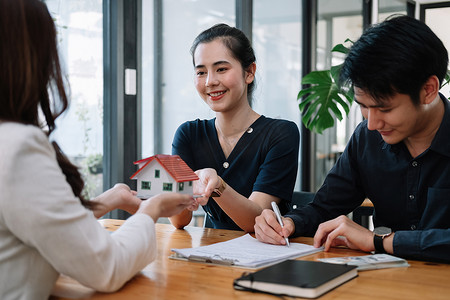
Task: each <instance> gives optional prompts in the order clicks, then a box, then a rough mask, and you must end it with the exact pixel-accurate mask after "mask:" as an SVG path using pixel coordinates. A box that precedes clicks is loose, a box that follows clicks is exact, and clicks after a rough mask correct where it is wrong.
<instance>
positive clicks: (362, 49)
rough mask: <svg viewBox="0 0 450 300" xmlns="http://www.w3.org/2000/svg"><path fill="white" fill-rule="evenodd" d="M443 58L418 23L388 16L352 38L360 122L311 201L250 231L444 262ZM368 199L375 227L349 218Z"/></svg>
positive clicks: (447, 170)
mask: <svg viewBox="0 0 450 300" xmlns="http://www.w3.org/2000/svg"><path fill="white" fill-rule="evenodd" d="M447 66H448V54H447V50H446V49H445V47H444V45H443V44H442V42H441V41H440V40H439V38H438V37H437V36H436V35H435V34H434V33H433V32H432V31H431V30H430V28H428V26H426V25H425V24H424V23H422V22H420V21H418V20H415V19H413V18H410V17H406V16H401V17H394V18H391V19H389V20H387V21H384V22H382V23H380V24H378V25H376V26H374V27H372V28H370V29H368V30H367V31H366V32H365V33H363V35H362V36H361V38H360V39H359V40H358V41H357V42H355V44H354V45H353V46H352V47H351V50H350V52H349V54H348V56H347V58H346V60H345V62H344V66H343V68H342V70H341V80H342V81H343V82H347V83H349V84H351V85H352V86H353V89H354V92H355V97H354V98H355V101H356V102H357V103H358V104H359V106H360V108H361V112H362V114H363V116H364V118H365V120H364V121H363V122H362V123H361V124H359V126H358V127H357V128H356V130H355V131H354V133H353V135H352V137H351V139H350V141H349V143H348V145H347V147H346V149H345V151H344V153H343V155H342V156H341V157H340V159H339V160H338V161H337V163H336V165H335V166H334V167H333V168H332V170H331V171H330V172H329V174H328V175H327V177H326V179H325V182H324V184H323V185H322V187H321V188H320V189H319V191H318V192H317V194H316V197H315V198H314V201H313V202H312V203H311V204H310V205H308V206H307V207H305V208H302V209H297V210H295V211H292V212H290V213H288V214H286V215H285V216H284V219H283V221H284V228H281V226H280V225H279V224H278V222H277V220H276V217H275V215H274V213H273V212H272V211H271V210H264V211H263V213H262V214H261V215H260V216H259V217H257V218H256V224H255V233H256V237H257V238H258V239H259V240H261V241H263V242H267V243H273V244H285V240H284V237H285V236H286V237H287V236H291V235H292V236H300V235H309V236H313V235H314V245H315V246H316V247H319V246H322V245H323V246H324V247H325V251H327V250H329V248H330V247H332V246H347V247H349V248H352V249H360V250H363V251H368V252H369V251H373V250H376V251H377V252H387V253H391V254H394V255H398V256H402V257H405V258H410V259H421V260H432V261H443V262H450V103H449V101H448V100H447V99H446V98H445V97H444V96H442V95H441V94H440V93H439V89H440V87H441V85H442V83H443V81H444V78H445V74H446V72H447ZM366 197H367V198H369V199H370V200H371V201H372V202H373V204H374V208H375V213H374V218H373V220H374V225H375V230H374V232H372V231H370V230H368V229H366V228H364V227H362V226H359V225H358V224H356V223H354V222H353V221H352V220H350V219H349V218H347V217H346V216H345V215H346V214H348V213H350V212H352V211H353V210H354V209H355V208H356V207H358V206H359V205H360V204H361V203H362V201H363V200H364V199H365V198H366Z"/></svg>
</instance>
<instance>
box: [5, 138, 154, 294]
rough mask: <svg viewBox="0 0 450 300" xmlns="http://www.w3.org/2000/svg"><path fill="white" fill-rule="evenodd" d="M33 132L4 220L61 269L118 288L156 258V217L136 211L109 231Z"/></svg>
mask: <svg viewBox="0 0 450 300" xmlns="http://www.w3.org/2000/svg"><path fill="white" fill-rule="evenodd" d="M28 132H29V131H28ZM31 133H32V134H29V136H26V137H24V138H23V139H20V140H21V141H22V143H23V145H18V146H17V149H18V151H16V156H15V157H14V159H13V160H12V162H11V163H12V164H14V167H13V168H14V170H13V172H11V174H10V176H9V177H8V180H9V182H8V184H9V186H10V187H11V189H8V190H9V191H10V195H9V197H10V201H11V204H10V205H8V206H7V207H5V211H3V212H2V215H3V216H4V221H5V224H7V226H8V228H9V229H10V230H11V232H13V234H14V235H15V236H16V237H18V238H19V239H20V240H21V241H22V242H23V243H25V244H26V245H28V246H29V247H31V248H35V249H36V250H37V251H38V252H39V254H40V255H41V256H43V257H44V258H45V259H46V260H47V261H48V262H49V263H50V264H51V265H52V266H53V267H54V268H55V269H56V270H57V271H58V272H60V273H63V274H66V275H68V276H70V277H72V278H74V279H76V280H78V281H79V282H80V283H82V284H84V285H86V286H89V287H92V288H94V289H96V290H99V291H104V292H109V291H114V290H117V289H119V288H120V287H121V286H122V285H123V284H124V283H125V282H126V281H128V280H129V279H130V278H131V277H133V276H134V275H135V274H136V273H137V272H139V271H140V270H142V269H143V268H144V267H145V266H146V265H147V264H149V263H150V262H151V261H152V260H153V259H154V258H155V256H156V237H155V224H154V222H153V219H151V218H150V217H149V216H147V215H145V214H136V215H134V216H132V217H130V218H129V219H128V220H127V221H126V222H125V223H124V224H123V226H121V228H120V229H119V230H117V232H115V233H113V234H110V233H109V232H108V231H106V230H105V229H103V227H102V226H101V225H100V224H99V222H98V221H97V220H96V219H95V217H94V215H93V213H92V212H91V211H89V210H87V209H85V208H84V207H83V206H82V205H81V203H80V201H79V199H78V198H76V197H75V196H74V194H73V192H72V189H71V187H70V186H69V185H68V183H67V182H66V180H65V176H64V174H63V173H62V171H61V169H60V168H59V166H58V163H57V162H56V159H55V153H54V151H53V147H52V146H51V145H50V144H49V143H48V140H47V137H46V136H45V135H44V134H42V133H41V132H39V131H36V132H31Z"/></svg>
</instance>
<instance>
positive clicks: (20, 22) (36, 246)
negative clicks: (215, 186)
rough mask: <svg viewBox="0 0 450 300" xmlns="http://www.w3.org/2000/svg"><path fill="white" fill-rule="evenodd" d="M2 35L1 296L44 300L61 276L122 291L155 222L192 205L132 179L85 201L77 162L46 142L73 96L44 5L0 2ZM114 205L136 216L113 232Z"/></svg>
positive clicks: (150, 244)
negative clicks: (140, 189)
mask: <svg viewBox="0 0 450 300" xmlns="http://www.w3.org/2000/svg"><path fill="white" fill-rule="evenodd" d="M0 41H1V42H0V299H47V298H48V297H49V295H50V294H51V291H52V288H53V287H54V284H55V282H56V280H57V278H58V276H59V274H65V275H67V276H70V277H72V278H74V279H76V280H78V281H79V282H80V283H82V284H84V285H86V286H88V287H91V288H94V289H96V290H98V291H103V292H112V291H116V290H117V289H119V288H120V287H121V286H122V285H123V284H124V283H125V282H126V281H128V280H129V279H131V278H132V277H133V276H134V275H135V274H136V273H137V272H139V271H140V270H141V269H143V268H144V267H145V266H146V265H147V264H149V263H150V262H151V261H152V260H153V259H154V258H155V256H156V236H155V222H156V221H157V219H158V218H159V217H169V216H172V215H174V214H178V213H180V212H181V211H182V210H184V209H186V208H188V209H189V208H190V207H195V201H194V199H193V198H192V196H190V195H181V194H176V193H165V194H160V195H158V196H155V197H153V198H150V199H148V200H145V201H141V200H140V199H138V198H137V197H136V196H135V192H134V191H131V190H130V188H129V187H128V186H127V185H125V184H117V185H116V186H114V187H113V188H112V189H110V190H108V191H106V192H105V193H103V194H102V195H100V196H99V197H97V198H96V199H94V200H91V201H88V200H85V199H84V198H83V196H82V190H83V181H82V179H81V176H80V174H79V172H78V170H77V168H76V167H75V166H74V165H72V164H71V163H70V161H69V160H68V159H67V157H66V156H65V155H64V154H63V153H62V151H61V150H60V149H59V147H58V146H57V145H56V143H50V142H49V138H48V137H49V135H50V134H51V132H52V131H53V130H54V128H55V119H56V118H57V116H58V115H60V114H61V113H62V112H63V111H64V110H65V109H66V108H67V106H68V98H67V95H66V92H65V82H64V80H63V76H62V74H61V69H60V64H59V58H58V52H57V37H56V29H55V24H54V22H53V20H52V17H51V16H50V14H49V12H48V9H47V7H46V5H45V3H44V2H43V1H39V0H14V1H12V0H0ZM117 208H120V209H124V210H126V211H128V212H130V213H132V214H134V215H133V216H131V217H130V218H129V219H128V220H126V221H125V223H124V224H123V226H121V227H120V229H119V230H117V231H116V232H114V233H112V234H110V233H109V232H107V231H106V230H104V229H103V228H102V226H101V225H100V224H99V222H98V221H97V219H96V218H98V217H100V216H102V215H104V214H105V213H107V212H109V211H111V210H113V209H117Z"/></svg>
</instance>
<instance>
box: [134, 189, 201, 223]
mask: <svg viewBox="0 0 450 300" xmlns="http://www.w3.org/2000/svg"><path fill="white" fill-rule="evenodd" d="M196 205H197V203H196V201H195V200H194V198H192V195H186V194H179V193H162V194H159V195H156V196H153V197H151V198H149V199H147V200H144V201H142V202H141V205H140V207H139V209H138V211H137V212H136V213H144V214H147V215H149V216H150V217H151V218H152V219H153V220H154V221H155V223H156V221H157V220H158V218H161V217H171V216H173V215H176V214H179V213H180V212H182V211H183V210H184V209H189V210H192V209H193V208H194V207H196Z"/></svg>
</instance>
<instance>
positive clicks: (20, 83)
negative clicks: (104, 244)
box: [0, 0, 92, 208]
mask: <svg viewBox="0 0 450 300" xmlns="http://www.w3.org/2000/svg"><path fill="white" fill-rule="evenodd" d="M68 105H69V100H68V98H67V94H66V91H65V80H64V78H63V76H62V74H61V66H60V62H59V56H58V48H57V33H56V28H55V24H54V22H53V19H52V17H51V16H50V13H49V11H48V9H47V6H46V5H45V3H44V2H42V1H39V0H0V107H1V109H0V120H3V121H10V122H18V123H22V124H29V125H35V126H38V127H40V128H45V129H46V131H48V135H50V134H51V133H52V131H53V130H54V129H55V119H56V118H57V117H58V116H59V115H60V114H61V113H63V112H64V111H65V110H66V109H67V107H68ZM40 114H41V117H40ZM42 116H43V117H44V118H45V122H44V120H42ZM52 144H53V147H54V149H55V151H56V157H57V161H58V164H59V166H60V168H61V169H62V171H63V173H64V175H65V176H66V180H67V182H68V183H69V184H70V186H71V187H72V190H73V192H74V194H75V196H77V197H78V198H79V199H80V201H81V203H82V204H83V205H84V206H86V207H89V208H92V204H91V203H90V202H89V201H87V200H86V199H84V197H83V195H82V191H83V187H84V182H83V180H82V178H81V175H80V173H79V172H78V169H77V167H76V166H74V165H73V164H72V163H71V162H70V161H69V159H68V158H67V157H66V156H65V155H64V154H63V152H62V151H61V149H60V148H59V147H58V145H57V144H56V143H55V142H53V143H52Z"/></svg>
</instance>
